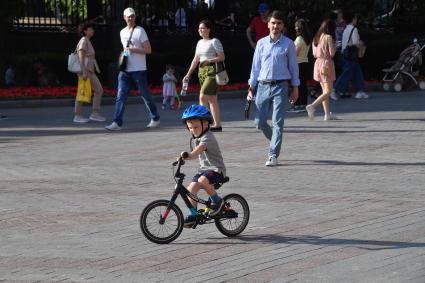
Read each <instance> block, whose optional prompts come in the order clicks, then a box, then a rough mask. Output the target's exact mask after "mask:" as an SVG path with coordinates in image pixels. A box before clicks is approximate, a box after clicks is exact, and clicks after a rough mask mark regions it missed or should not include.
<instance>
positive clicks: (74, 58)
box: [68, 51, 81, 73]
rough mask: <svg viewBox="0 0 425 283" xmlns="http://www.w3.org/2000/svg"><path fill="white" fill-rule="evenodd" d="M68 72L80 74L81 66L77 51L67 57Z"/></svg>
mask: <svg viewBox="0 0 425 283" xmlns="http://www.w3.org/2000/svg"><path fill="white" fill-rule="evenodd" d="M68 71H70V72H71V73H81V66H80V61H79V59H78V53H77V51H75V52H73V53H71V54H69V56H68Z"/></svg>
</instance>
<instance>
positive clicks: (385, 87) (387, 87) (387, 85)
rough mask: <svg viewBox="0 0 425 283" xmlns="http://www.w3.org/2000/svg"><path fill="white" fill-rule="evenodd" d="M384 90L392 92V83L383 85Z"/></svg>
mask: <svg viewBox="0 0 425 283" xmlns="http://www.w3.org/2000/svg"><path fill="white" fill-rule="evenodd" d="M382 88H383V89H384V91H390V90H391V84H390V83H383V84H382Z"/></svg>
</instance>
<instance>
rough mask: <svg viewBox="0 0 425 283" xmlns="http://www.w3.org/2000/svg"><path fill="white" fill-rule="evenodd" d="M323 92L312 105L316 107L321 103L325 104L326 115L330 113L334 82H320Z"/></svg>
mask: <svg viewBox="0 0 425 283" xmlns="http://www.w3.org/2000/svg"><path fill="white" fill-rule="evenodd" d="M320 85H321V87H322V90H323V93H322V94H321V95H319V97H318V98H316V100H315V101H314V102H313V103H312V105H313V106H314V107H315V108H316V107H317V106H319V104H320V103H322V105H323V110H324V112H325V114H326V115H329V95H330V94H331V92H332V87H333V86H332V85H333V84H332V82H327V83H322V82H321V83H320Z"/></svg>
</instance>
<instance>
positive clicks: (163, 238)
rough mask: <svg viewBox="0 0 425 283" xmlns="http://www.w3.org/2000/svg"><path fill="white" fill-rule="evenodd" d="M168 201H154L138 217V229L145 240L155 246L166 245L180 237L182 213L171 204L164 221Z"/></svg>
mask: <svg viewBox="0 0 425 283" xmlns="http://www.w3.org/2000/svg"><path fill="white" fill-rule="evenodd" d="M169 203H170V202H169V201H168V200H156V201H153V202H151V203H149V204H148V205H147V206H146V207H145V209H144V210H143V212H142V214H141V215H140V229H141V230H142V232H143V234H144V235H145V236H146V238H147V239H148V240H149V241H151V242H154V243H157V244H168V243H170V242H172V241H174V240H175V239H177V237H178V236H179V235H180V233H181V232H182V230H183V221H184V219H183V213H182V212H181V210H180V208H179V207H178V206H177V205H175V204H173V205H172V206H171V209H170V211H169V212H168V214H167V216H166V218H165V220H164V219H163V216H164V213H165V212H166V210H167V207H168V204H169Z"/></svg>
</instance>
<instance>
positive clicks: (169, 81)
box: [162, 65, 177, 110]
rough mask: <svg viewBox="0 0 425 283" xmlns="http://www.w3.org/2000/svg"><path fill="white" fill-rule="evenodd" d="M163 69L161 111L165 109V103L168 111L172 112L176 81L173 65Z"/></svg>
mask: <svg viewBox="0 0 425 283" xmlns="http://www.w3.org/2000/svg"><path fill="white" fill-rule="evenodd" d="M165 69H166V71H165V74H164V75H163V76H162V82H163V85H162V96H163V100H162V110H165V109H166V108H167V102H169V105H170V109H171V110H174V106H175V105H174V103H175V97H176V83H177V79H176V77H175V76H174V66H173V65H167V66H166V67H165Z"/></svg>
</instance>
